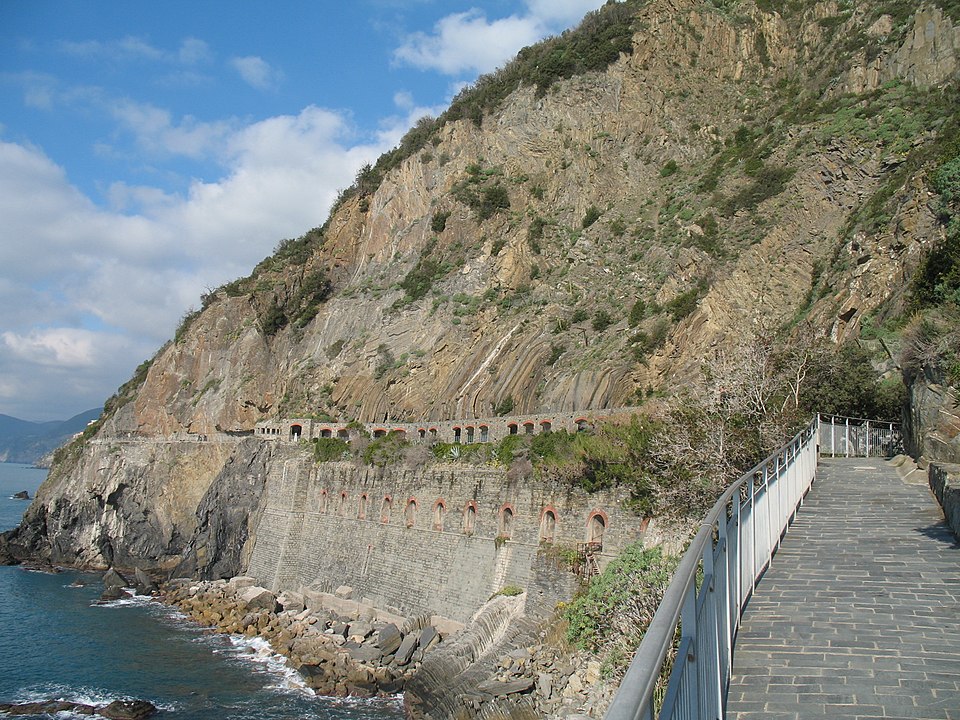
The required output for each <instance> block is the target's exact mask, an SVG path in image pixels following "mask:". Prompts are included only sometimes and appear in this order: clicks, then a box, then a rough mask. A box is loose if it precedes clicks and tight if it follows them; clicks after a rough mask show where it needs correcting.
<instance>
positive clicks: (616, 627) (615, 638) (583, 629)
mask: <svg viewBox="0 0 960 720" xmlns="http://www.w3.org/2000/svg"><path fill="white" fill-rule="evenodd" d="M678 561H679V558H678V557H676V556H671V555H666V554H664V552H663V550H662V548H660V547H655V548H650V549H644V547H643V544H642V543H635V544H633V545H630V546H628V547H627V548H625V549H624V550H623V552H621V553H620V555H619V556H618V557H617V558H616V559H615V560H613V561H611V562H610V564H609V565H608V566H607V567H606V569H605V570H604V571H603V573H601V574H600V575H599V576H598V577H596V578H594V580H593V581H592V582H591V583H590V585H589V587H588V588H587V589H586V591H585V592H583V593H581V594H580V595H578V596H577V597H576V598H574V599H573V601H571V602H570V603H569V604H568V605H567V606H566V607H565V608H563V610H562V616H563V619H564V620H566V623H567V639H568V640H569V641H570V642H571V643H573V644H574V645H575V646H576V647H578V648H580V649H583V650H590V651H592V652H593V653H594V654H596V655H597V656H598V657H600V659H601V663H602V664H601V670H602V672H603V674H604V675H605V676H608V677H610V676H614V677H619V676H620V675H621V674H622V673H623V672H624V671H625V670H626V666H627V665H628V663H629V661H630V658H631V657H632V656H633V652H634V651H635V650H636V648H637V646H638V645H639V644H640V641H641V640H642V639H643V636H644V634H645V633H646V630H647V627H649V625H650V621H651V620H653V615H654V613H656V611H657V607H658V606H659V605H660V601H661V600H662V599H663V594H664V592H665V591H666V589H667V585H669V583H670V579H671V578H672V577H673V572H674V570H675V569H676V567H677V563H678Z"/></svg>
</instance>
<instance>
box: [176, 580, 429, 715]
mask: <svg viewBox="0 0 960 720" xmlns="http://www.w3.org/2000/svg"><path fill="white" fill-rule="evenodd" d="M348 590H349V589H341V592H340V595H348V594H349V593H348V592H347V591H348ZM331 597H332V598H333V599H336V598H337V596H326V595H325V594H321V593H308V597H304V595H301V594H299V593H284V594H280V595H276V594H274V593H273V592H271V591H270V590H267V589H266V588H262V587H258V586H257V585H256V584H255V581H254V580H253V578H247V577H234V578H231V579H230V580H213V581H196V580H191V579H176V580H172V581H170V582H168V583H166V584H165V585H164V586H163V588H162V590H161V593H160V596H159V598H160V599H161V600H162V601H163V602H166V603H168V604H170V605H173V606H176V607H177V608H179V609H180V610H181V611H182V612H183V613H184V614H185V615H187V616H188V617H190V618H191V619H193V620H194V621H196V622H197V623H199V624H201V625H204V626H207V627H212V628H214V629H216V630H218V631H220V632H225V633H231V634H236V635H245V636H247V637H260V638H262V639H264V640H266V641H267V642H268V643H269V644H270V646H271V647H272V648H273V649H274V651H276V652H277V653H279V654H280V655H283V656H284V657H286V658H287V662H288V664H289V665H290V666H291V667H293V668H294V669H295V670H297V671H298V672H299V674H300V676H301V677H302V678H303V681H304V683H305V684H306V685H307V687H309V688H311V689H312V690H313V691H314V692H315V693H317V694H318V695H329V696H339V697H344V696H348V695H349V696H353V697H359V698H369V697H375V696H378V695H379V696H385V695H396V694H397V693H399V692H401V691H402V690H403V687H404V685H405V683H406V682H407V680H408V679H409V678H410V677H412V676H413V674H414V673H415V672H416V671H417V668H418V667H419V666H420V663H421V662H422V660H423V658H424V655H425V654H426V653H428V652H430V651H431V650H432V649H433V648H434V647H435V646H437V645H438V644H439V643H440V642H441V640H442V639H443V635H442V633H441V631H440V630H439V629H438V628H436V627H434V626H433V625H432V624H431V622H430V618H429V617H428V616H424V617H419V618H412V619H403V618H399V617H396V618H393V619H389V620H384V619H383V618H382V617H378V615H377V613H376V612H375V611H374V610H373V609H372V608H369V607H361V604H360V603H353V606H354V607H357V608H358V613H357V615H358V616H357V617H354V618H351V617H349V616H346V615H341V614H339V613H337V612H336V611H334V610H331V609H330V608H328V607H324V605H325V604H328V603H325V602H324V600H329V599H331ZM339 599H340V600H343V601H347V602H350V598H349V597H340V598H339Z"/></svg>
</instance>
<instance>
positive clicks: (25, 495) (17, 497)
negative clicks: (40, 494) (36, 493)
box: [13, 490, 30, 500]
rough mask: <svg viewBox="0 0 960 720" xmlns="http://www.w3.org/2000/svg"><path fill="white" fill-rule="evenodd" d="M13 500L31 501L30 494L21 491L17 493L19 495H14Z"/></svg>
mask: <svg viewBox="0 0 960 720" xmlns="http://www.w3.org/2000/svg"><path fill="white" fill-rule="evenodd" d="M13 499H14V500H29V499H30V493H28V492H27V491H26V490H21V491H20V492H17V493H14V494H13Z"/></svg>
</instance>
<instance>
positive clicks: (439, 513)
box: [433, 498, 447, 532]
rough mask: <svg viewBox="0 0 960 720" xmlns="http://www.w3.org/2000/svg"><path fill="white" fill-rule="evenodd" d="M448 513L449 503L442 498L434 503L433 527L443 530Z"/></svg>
mask: <svg viewBox="0 0 960 720" xmlns="http://www.w3.org/2000/svg"><path fill="white" fill-rule="evenodd" d="M446 514H447V504H446V503H445V502H444V501H443V498H440V499H439V500H437V501H436V502H435V503H434V504H433V529H434V530H438V531H440V532H443V521H444V518H445V516H446Z"/></svg>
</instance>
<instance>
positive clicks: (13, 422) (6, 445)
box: [0, 408, 101, 463]
mask: <svg viewBox="0 0 960 720" xmlns="http://www.w3.org/2000/svg"><path fill="white" fill-rule="evenodd" d="M100 412H101V410H100V408H97V409H95V410H87V411H86V412H82V413H80V414H79V415H74V416H73V417H72V418H70V419H69V420H54V421H51V422H43V423H35V422H28V421H26V420H19V419H17V418H14V417H10V416H9V415H0V462H14V463H41V462H43V461H44V459H45V456H48V455H50V454H51V453H52V452H53V451H54V450H56V449H57V448H58V447H60V446H61V445H63V444H64V443H66V442H67V441H69V440H71V439H72V437H73V436H74V435H76V434H77V433H80V432H83V430H84V429H85V428H86V427H87V425H88V424H89V423H91V422H93V421H94V420H96V419H97V418H98V417H99V416H100Z"/></svg>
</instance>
